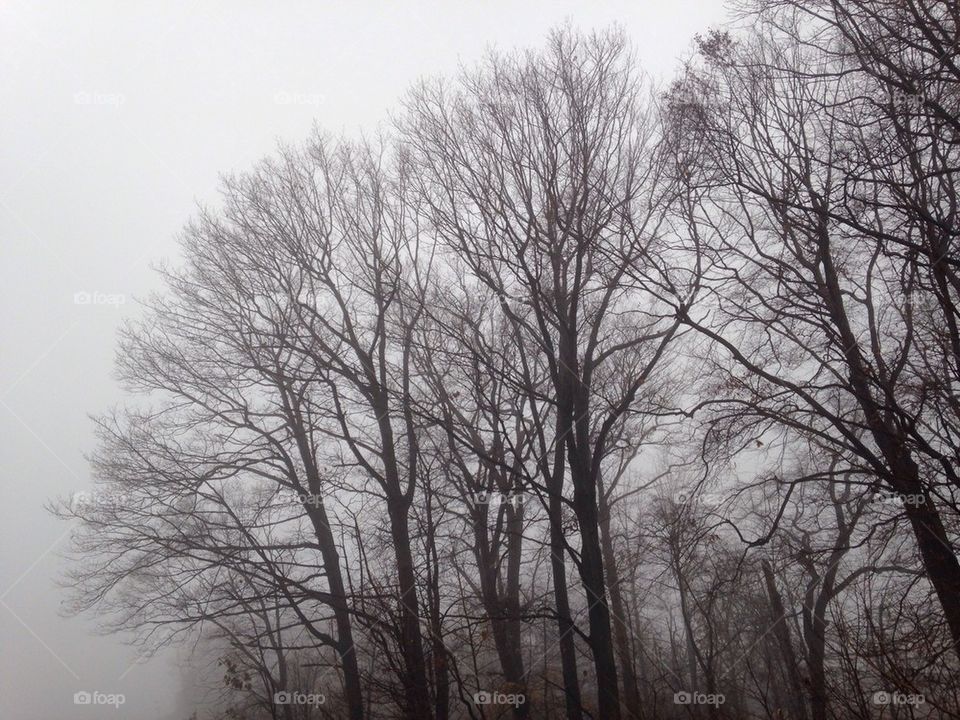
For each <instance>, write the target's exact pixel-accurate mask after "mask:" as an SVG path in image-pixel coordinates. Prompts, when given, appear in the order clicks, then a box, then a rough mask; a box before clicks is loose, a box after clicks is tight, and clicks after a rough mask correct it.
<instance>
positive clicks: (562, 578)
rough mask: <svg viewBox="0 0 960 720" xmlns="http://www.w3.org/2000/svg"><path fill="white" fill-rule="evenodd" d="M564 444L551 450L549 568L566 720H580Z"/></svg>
mask: <svg viewBox="0 0 960 720" xmlns="http://www.w3.org/2000/svg"><path fill="white" fill-rule="evenodd" d="M563 468H564V461H563V443H562V442H558V443H557V444H556V448H555V450H554V464H553V473H552V474H551V476H550V480H549V482H550V486H549V487H548V492H549V494H550V497H549V503H548V511H549V515H550V566H551V569H552V574H553V594H554V599H555V600H556V606H557V626H558V630H559V633H560V637H559V639H558V644H559V646H560V664H561V667H562V672H563V689H564V697H565V700H566V705H567V719H568V720H581V718H582V717H583V714H582V710H581V708H582V707H583V699H582V697H581V695H580V677H579V674H578V672H577V649H576V646H575V645H574V635H573V633H574V629H573V620H572V619H571V615H570V599H569V596H568V595H567V567H566V563H565V562H564V558H565V556H566V552H567V551H566V542H565V538H564V535H563V500H562V493H563Z"/></svg>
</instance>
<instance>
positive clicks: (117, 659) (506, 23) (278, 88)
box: [0, 0, 723, 720]
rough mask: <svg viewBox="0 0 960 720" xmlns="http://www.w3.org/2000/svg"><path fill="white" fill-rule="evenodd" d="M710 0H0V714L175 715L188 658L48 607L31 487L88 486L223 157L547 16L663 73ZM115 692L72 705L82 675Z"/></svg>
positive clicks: (45, 535) (351, 113) (509, 44)
mask: <svg viewBox="0 0 960 720" xmlns="http://www.w3.org/2000/svg"><path fill="white" fill-rule="evenodd" d="M722 19H723V10H722V7H721V3H720V2H719V1H718V0H709V1H708V2H688V1H687V0H671V2H662V0H661V1H659V2H654V1H651V0H628V1H624V2H598V1H596V0H590V1H589V2H586V1H584V2H532V1H531V0H524V1H523V2H500V1H497V2H492V1H490V0H485V1H484V2H456V1H454V0H445V1H442V0H438V1H436V2H426V1H418V2H400V1H395V2H360V1H359V0H342V1H341V2H335V3H321V2H272V3H269V2H259V3H251V2H236V1H234V2H230V3H214V2H207V3H188V2H162V3H160V2H155V3H145V2H117V3H106V2H86V1H85V2H79V3H78V2H68V1H67V0H63V1H62V2H59V3H36V2H25V1H24V2H9V1H8V0H0V58H2V68H3V69H2V72H0V108H2V110H0V153H2V159H0V247H2V262H0V273H2V282H0V293H2V300H3V316H2V317H3V328H2V330H3V333H2V337H3V341H2V345H0V347H2V354H0V474H2V490H0V492H2V502H0V596H2V603H0V654H2V660H0V717H3V718H4V719H5V720H6V719H8V718H9V719H10V720H51V719H52V718H91V719H93V718H101V717H112V718H118V719H119V718H131V719H132V720H133V719H135V720H161V719H163V720H168V719H172V720H185V718H186V717H187V715H188V714H189V711H188V709H187V708H188V707H189V704H188V702H187V696H186V695H185V693H188V694H189V692H190V689H189V688H185V687H184V684H183V683H182V682H181V675H185V674H190V675H192V673H189V672H184V670H183V668H184V667H186V666H185V664H184V658H186V652H182V653H180V655H181V657H180V658H179V659H177V660H176V661H174V658H175V657H176V656H175V655H174V654H173V653H169V652H168V653H165V654H163V655H161V656H158V657H156V658H154V659H153V660H151V661H149V662H148V663H145V664H139V665H138V664H134V661H135V659H136V655H135V653H134V652H133V651H132V650H131V649H130V648H129V647H126V646H124V645H123V643H122V641H121V639H120V638H116V637H101V636H97V635H96V634H95V632H94V623H93V622H92V621H90V620H89V619H73V620H68V619H65V618H62V617H60V615H59V607H60V604H61V600H62V598H63V594H62V591H61V590H59V589H58V588H57V586H56V584H55V581H56V578H57V577H58V575H59V574H60V572H61V569H62V560H60V559H59V558H58V555H57V553H58V552H59V551H60V550H62V549H63V546H64V542H63V541H64V540H65V533H66V532H68V531H69V527H68V526H67V525H66V524H65V523H62V522H59V521H57V520H55V519H53V518H52V517H50V516H49V515H48V514H47V513H46V512H45V511H44V510H43V507H42V506H43V503H44V502H46V501H48V500H50V499H51V498H54V497H56V496H58V495H60V496H67V495H69V494H70V493H72V492H75V491H78V490H83V489H84V488H88V487H89V471H88V469H87V466H86V462H85V460H84V453H87V452H89V451H90V450H91V449H92V433H91V424H90V422H89V420H88V418H87V415H88V414H89V413H99V412H101V411H103V410H105V409H106V408H108V407H110V406H111V405H113V404H115V403H117V402H119V401H120V400H121V395H120V393H119V391H118V389H117V387H116V385H115V383H114V381H113V379H112V358H113V352H114V341H115V332H116V328H117V324H118V322H119V321H120V319H121V318H123V317H124V316H130V315H133V314H135V313H136V312H137V306H136V302H135V298H137V297H138V296H140V297H142V296H143V295H145V294H146V293H147V292H148V291H149V290H151V289H153V288H156V287H157V282H156V279H155V276H154V274H153V272H152V271H151V263H156V262H158V261H160V260H164V259H169V260H171V261H174V262H175V261H176V257H177V248H176V243H175V236H176V233H177V231H178V229H179V228H180V227H181V226H182V225H183V224H184V222H185V221H186V220H187V219H188V217H189V216H190V215H191V213H192V212H193V210H194V208H195V205H196V203H197V202H206V201H214V200H215V199H216V187H217V178H218V175H219V174H220V173H223V172H227V171H230V170H242V169H245V168H248V167H249V166H250V165H251V164H252V163H253V162H254V161H255V160H256V159H258V158H260V157H262V156H263V155H266V154H268V153H270V152H271V150H272V149H273V147H274V146H275V144H276V142H277V140H281V139H282V140H284V141H290V142H295V141H298V140H301V139H303V138H305V137H306V136H307V134H308V133H309V131H310V128H311V125H312V123H313V122H314V120H316V121H317V122H318V123H319V124H320V125H321V126H322V127H324V128H326V129H328V130H331V131H333V132H335V133H340V132H342V133H345V134H348V135H356V134H358V133H359V132H360V131H361V130H364V129H366V130H371V129H373V128H375V127H376V125H377V123H378V122H380V121H382V120H383V119H384V118H385V116H386V113H387V112H388V111H389V110H391V109H393V108H395V107H396V105H397V99H398V98H399V97H400V96H401V95H402V94H403V93H404V91H405V89H406V88H407V87H408V86H409V85H410V84H411V83H412V82H414V81H415V80H416V79H417V78H419V77H422V76H425V75H436V74H447V75H449V74H452V73H453V72H455V71H456V68H457V66H458V64H461V63H465V64H470V63H472V62H473V61H474V60H476V59H477V58H479V57H480V56H481V55H482V54H483V52H484V50H485V49H486V48H488V47H490V46H496V47H499V48H503V49H509V48H514V47H528V46H536V45H540V44H542V42H543V40H544V38H545V36H546V33H547V32H548V31H549V29H550V28H551V27H554V26H556V25H558V24H561V23H562V22H564V21H565V20H570V21H571V22H572V23H573V24H574V25H575V26H577V27H581V28H595V27H604V26H606V25H609V24H610V23H613V22H617V23H619V24H621V25H622V26H623V27H624V28H625V29H626V31H627V33H628V34H629V35H630V37H631V38H632V40H633V42H634V43H635V47H636V50H637V52H638V54H639V57H640V58H641V60H642V62H643V66H644V69H645V70H646V71H647V72H648V73H650V74H651V75H652V76H654V77H655V78H661V79H662V78H665V77H668V76H669V74H670V73H671V72H672V71H673V70H674V69H675V68H676V66H677V63H678V59H679V58H680V57H681V56H683V55H684V54H685V53H686V52H687V50H688V48H689V47H690V42H691V39H692V37H693V35H694V34H695V33H697V32H703V31H704V30H706V29H707V28H708V27H709V26H711V25H713V24H716V23H718V22H719V21H721V20H722ZM82 689H85V690H90V691H92V690H99V691H102V692H112V693H124V694H125V695H126V697H127V702H126V704H125V705H124V706H123V707H121V708H120V709H119V710H117V711H116V712H114V711H113V710H109V711H108V714H107V715H105V714H104V712H105V711H104V709H103V708H99V709H98V708H88V707H84V706H76V705H74V704H73V693H74V692H76V691H78V690H82Z"/></svg>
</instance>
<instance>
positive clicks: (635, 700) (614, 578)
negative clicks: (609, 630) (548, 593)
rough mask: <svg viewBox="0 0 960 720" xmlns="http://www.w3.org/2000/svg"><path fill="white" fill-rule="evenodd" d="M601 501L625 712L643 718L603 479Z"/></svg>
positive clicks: (604, 559)
mask: <svg viewBox="0 0 960 720" xmlns="http://www.w3.org/2000/svg"><path fill="white" fill-rule="evenodd" d="M598 497H599V502H600V542H601V546H602V550H603V565H604V569H605V570H606V574H607V587H608V588H609V589H610V609H611V610H612V612H613V632H614V639H615V640H616V643H617V652H618V654H619V655H620V675H621V677H622V678H623V700H624V706H625V708H626V711H627V715H628V716H629V717H631V718H642V717H643V711H642V709H641V707H640V688H639V686H638V684H637V672H636V668H635V667H634V664H633V653H632V652H631V649H630V628H629V627H628V626H627V624H626V620H627V615H626V606H625V604H624V602H623V593H622V591H621V587H620V571H619V570H618V569H617V562H616V554H615V552H614V549H613V537H612V535H611V532H610V530H611V528H610V505H609V503H608V499H607V496H606V494H605V492H604V487H603V479H602V478H600V482H599V494H598Z"/></svg>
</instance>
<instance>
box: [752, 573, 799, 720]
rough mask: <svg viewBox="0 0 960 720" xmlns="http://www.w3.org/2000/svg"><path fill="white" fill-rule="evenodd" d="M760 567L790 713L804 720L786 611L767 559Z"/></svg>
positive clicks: (796, 665)
mask: <svg viewBox="0 0 960 720" xmlns="http://www.w3.org/2000/svg"><path fill="white" fill-rule="evenodd" d="M760 567H761V569H762V570H763V579H764V581H765V583H766V586H767V596H768V597H769V599H770V614H771V615H773V621H774V623H775V624H774V626H773V632H774V636H775V637H776V638H777V645H778V647H779V648H780V656H781V657H782V658H783V665H784V670H785V671H786V675H787V678H786V679H787V683H788V686H789V691H788V696H789V698H790V715H791V717H793V718H795V719H796V720H806V718H807V707H806V703H805V702H804V700H803V689H802V688H801V686H800V667H799V663H797V656H796V653H795V652H794V650H793V643H792V642H791V641H790V626H789V625H788V624H787V611H786V609H785V608H784V606H783V598H782V597H781V596H780V591H779V590H777V584H776V580H775V578H774V575H773V568H772V567H771V566H770V561H769V560H766V559H764V560H761V561H760Z"/></svg>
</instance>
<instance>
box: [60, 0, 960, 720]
mask: <svg viewBox="0 0 960 720" xmlns="http://www.w3.org/2000/svg"><path fill="white" fill-rule="evenodd" d="M742 13H743V19H744V21H745V22H743V23H740V24H739V25H738V26H737V28H739V29H736V28H732V29H730V30H722V31H720V30H718V31H712V32H711V33H709V34H708V35H706V36H705V37H701V38H698V41H697V51H696V53H695V55H694V56H693V57H691V58H690V60H689V62H688V63H687V64H686V65H685V66H684V68H683V71H682V72H681V74H680V76H679V77H678V78H677V80H676V81H675V82H673V83H672V84H671V85H670V87H669V88H667V89H666V90H665V91H664V92H655V91H654V90H652V89H651V88H650V87H649V85H648V84H647V83H646V82H645V81H644V80H643V78H642V76H641V74H640V73H639V70H638V68H637V66H636V62H635V58H634V57H633V55H632V54H631V52H630V49H629V46H628V44H627V42H626V40H625V38H624V36H623V35H622V34H621V33H620V32H618V31H609V32H605V33H595V34H590V35H587V34H582V33H579V32H577V31H574V30H572V29H570V28H564V29H560V30H558V31H556V32H554V33H553V34H551V36H550V38H549V40H548V42H547V44H546V46H545V47H544V48H543V49H541V50H539V51H536V52H532V51H531V52H526V53H518V54H511V55H501V54H496V55H491V56H490V57H489V58H488V59H487V60H486V61H485V63H483V64H482V65H481V66H478V67H476V68H475V69H473V70H470V71H466V72H464V73H463V74H462V75H461V76H460V77H459V78H458V79H456V80H455V81H452V82H448V81H428V82H424V83H422V84H420V85H418V86H417V87H415V88H414V89H413V90H412V91H411V92H410V93H409V94H408V96H407V97H406V99H405V102H404V103H403V107H402V108H401V110H400V111H399V112H398V114H397V117H396V119H395V120H394V122H393V123H392V124H391V126H390V128H389V130H387V131H385V132H384V134H383V136H382V137H378V138H377V139H375V140H368V141H366V142H348V141H346V140H339V139H333V138H330V137H328V136H326V135H324V134H323V133H321V132H319V131H318V132H317V133H315V135H314V136H313V137H312V138H311V139H310V140H309V141H308V142H306V143H305V144H302V145H299V146H296V147H287V148H282V149H281V150H280V151H279V152H278V153H277V154H276V156H274V157H272V158H270V159H267V160H264V161H263V162H261V163H260V164H259V165H257V166H256V167H255V168H254V169H253V170H252V171H250V172H248V173H244V174H242V175H237V176H231V177H227V178H225V179H224V183H223V202H222V206H221V207H219V208H216V209H210V210H203V211H201V212H200V213H199V214H198V216H197V218H196V219H195V220H194V221H192V222H191V223H190V224H189V225H188V226H187V227H186V229H185V230H184V232H183V237H182V248H183V256H184V258H185V264H184V266H183V267H180V268H163V269H162V272H163V274H164V277H165V279H166V282H167V291H166V292H164V293H163V294H160V295H158V296H156V297H153V298H151V299H150V300H149V302H148V303H147V307H146V311H145V313H144V315H143V318H142V319H140V320H137V321H136V322H132V323H130V324H129V325H128V326H126V327H125V329H124V330H123V333H122V339H121V343H120V349H119V352H118V368H119V374H120V376H121V378H122V380H123V382H124V383H125V385H126V386H127V388H128V389H129V390H130V392H131V395H132V399H131V402H130V403H129V405H128V406H127V407H126V408H124V409H121V410H117V411H115V412H113V413H110V414H108V415H105V416H102V417H100V418H98V419H97V428H98V433H99V447H98V450H97V451H96V453H95V455H94V456H93V457H92V464H93V468H94V471H95V476H96V489H95V491H94V492H93V494H92V495H89V496H86V497H80V498H79V499H78V498H74V499H73V500H72V501H71V502H69V503H64V504H61V505H60V506H58V508H57V511H58V512H59V513H60V514H61V515H63V516H64V517H66V518H72V519H79V521H80V522H79V523H78V525H77V529H76V531H75V533H74V540H73V542H74V545H73V550H74V553H75V554H76V555H77V557H78V562H77V564H76V565H75V566H74V567H75V570H74V572H73V574H72V576H71V579H70V584H71V587H72V588H73V598H74V609H75V610H77V611H81V610H91V609H95V610H97V611H98V612H99V613H101V615H102V617H103V620H104V624H105V628H106V629H107V630H111V631H124V632H128V633H131V634H132V635H133V636H134V637H136V638H137V641H138V642H140V643H141V644H142V645H143V647H144V648H145V649H146V650H147V651H149V650H152V649H156V648H158V647H162V646H164V645H166V644H168V643H172V642H177V641H181V640H184V639H187V638H193V639H195V640H196V639H198V638H199V639H202V640H203V641H204V642H206V643H209V644H211V646H213V647H216V648H217V649H218V653H219V663H218V668H219V669H218V673H219V674H222V675H223V682H222V683H220V687H219V688H218V689H217V692H218V693H219V694H220V696H221V700H222V702H221V707H222V708H223V714H222V717H232V718H248V719H250V720H254V719H256V718H267V717H269V718H283V719H284V720H294V719H300V718H324V717H330V718H340V717H349V718H352V719H353V720H360V719H361V718H416V719H420V718H434V719H436V720H446V719H447V718H468V717H469V718H495V717H511V716H515V717H519V718H524V717H537V718H539V717H543V718H547V717H565V718H568V719H569V720H579V719H581V718H596V719H598V720H599V719H603V720H617V719H618V718H621V717H623V718H641V719H649V720H652V719H654V718H711V719H713V718H769V719H770V720H787V719H788V718H789V719H792V720H808V719H809V720H825V719H826V718H878V717H895V718H896V717H904V718H906V717H958V716H960V675H958V669H960V654H958V648H960V563H958V557H957V551H956V549H955V542H956V537H957V531H958V521H960V508H958V505H957V497H958V495H957V493H958V492H960V477H958V472H960V454H958V453H960V450H958V447H960V444H958V436H957V435H958V433H960V400H958V393H957V385H956V383H958V382H960V313H958V306H957V299H958V296H960V273H958V269H960V256H958V254H957V250H956V243H957V235H958V227H960V223H958V215H957V213H958V197H957V187H956V185H955V181H956V180H957V179H958V178H960V170H958V160H960V113H958V110H960V59H958V56H960V49H958V46H957V39H958V25H960V23H958V20H960V17H958V15H960V10H958V7H957V6H956V5H955V4H952V3H947V2H939V3H937V2H919V1H916V2H915V1H914V0H862V1H860V0H856V1H848V0H843V1H840V0H837V1H836V2H828V1H826V0H824V1H819V2H802V3H801V2H790V1H787V0H783V1H782V2H780V1H777V0H764V1H763V2H759V1H758V2H756V3H754V4H752V5H750V6H745V7H744V8H742ZM744 28H746V29H744ZM291 693H293V698H294V699H293V700H292V701H291V700H290V697H291V696H290V694H291Z"/></svg>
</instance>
